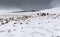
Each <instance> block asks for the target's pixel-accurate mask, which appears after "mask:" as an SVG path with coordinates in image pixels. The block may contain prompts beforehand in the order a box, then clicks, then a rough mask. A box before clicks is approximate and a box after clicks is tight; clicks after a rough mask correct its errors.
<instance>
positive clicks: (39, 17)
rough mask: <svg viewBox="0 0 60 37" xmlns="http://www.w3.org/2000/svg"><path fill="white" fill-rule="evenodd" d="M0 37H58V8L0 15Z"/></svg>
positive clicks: (59, 23) (59, 20) (59, 25)
mask: <svg viewBox="0 0 60 37" xmlns="http://www.w3.org/2000/svg"><path fill="white" fill-rule="evenodd" d="M0 37H60V8H52V9H47V10H41V11H38V12H25V13H24V12H23V13H2V14H1V15H0Z"/></svg>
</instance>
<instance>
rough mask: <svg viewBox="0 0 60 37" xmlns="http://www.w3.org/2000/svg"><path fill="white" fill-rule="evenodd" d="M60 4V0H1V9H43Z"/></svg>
mask: <svg viewBox="0 0 60 37" xmlns="http://www.w3.org/2000/svg"><path fill="white" fill-rule="evenodd" d="M58 6H60V0H0V10H8V9H11V10H12V9H17V10H18V9H20V10H32V9H36V10H41V9H48V8H52V7H58Z"/></svg>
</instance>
